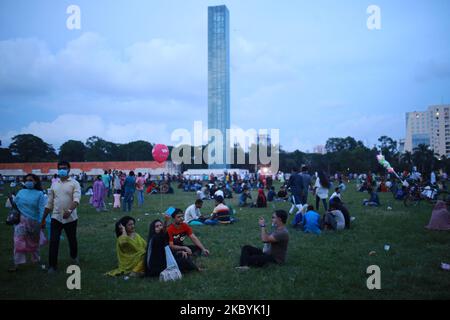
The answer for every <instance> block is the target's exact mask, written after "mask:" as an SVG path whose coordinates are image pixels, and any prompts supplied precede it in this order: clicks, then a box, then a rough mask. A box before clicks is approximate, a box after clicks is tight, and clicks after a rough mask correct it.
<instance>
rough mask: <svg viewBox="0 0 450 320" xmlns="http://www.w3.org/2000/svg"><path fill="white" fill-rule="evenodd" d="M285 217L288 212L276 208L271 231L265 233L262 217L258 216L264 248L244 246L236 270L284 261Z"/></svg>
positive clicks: (286, 244) (287, 235)
mask: <svg viewBox="0 0 450 320" xmlns="http://www.w3.org/2000/svg"><path fill="white" fill-rule="evenodd" d="M287 217H288V214H287V212H286V211H284V210H277V211H275V212H274V213H273V214H272V226H273V227H274V228H275V231H274V232H272V233H267V231H266V222H265V220H264V218H263V217H261V218H259V227H260V229H261V240H262V242H264V249H263V250H261V249H259V248H255V247H252V246H248V245H247V246H244V247H243V248H242V251H241V257H240V267H237V269H238V270H247V269H248V268H249V267H263V266H265V265H267V264H269V263H276V264H283V263H285V261H286V255H287V249H288V243H289V232H288V230H287V228H286V221H287Z"/></svg>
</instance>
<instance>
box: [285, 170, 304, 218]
mask: <svg viewBox="0 0 450 320" xmlns="http://www.w3.org/2000/svg"><path fill="white" fill-rule="evenodd" d="M288 186H289V188H290V189H291V200H292V207H291V209H290V210H289V213H290V214H292V213H294V211H295V209H298V211H301V210H302V207H303V205H302V195H303V178H302V176H301V175H300V173H299V170H298V168H293V169H292V174H291V177H290V178H289V181H288Z"/></svg>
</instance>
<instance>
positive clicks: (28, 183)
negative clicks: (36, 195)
mask: <svg viewBox="0 0 450 320" xmlns="http://www.w3.org/2000/svg"><path fill="white" fill-rule="evenodd" d="M25 188H27V189H33V188H34V182H33V181H25Z"/></svg>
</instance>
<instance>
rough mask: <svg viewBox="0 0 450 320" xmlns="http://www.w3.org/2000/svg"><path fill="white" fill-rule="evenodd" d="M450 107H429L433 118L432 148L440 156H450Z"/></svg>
mask: <svg viewBox="0 0 450 320" xmlns="http://www.w3.org/2000/svg"><path fill="white" fill-rule="evenodd" d="M449 111H450V105H436V106H430V107H428V113H429V114H430V117H431V119H432V120H431V124H432V125H431V128H430V129H431V141H430V145H431V148H432V149H433V150H434V153H437V154H439V155H440V156H443V155H445V156H447V157H448V156H449V155H450V115H449Z"/></svg>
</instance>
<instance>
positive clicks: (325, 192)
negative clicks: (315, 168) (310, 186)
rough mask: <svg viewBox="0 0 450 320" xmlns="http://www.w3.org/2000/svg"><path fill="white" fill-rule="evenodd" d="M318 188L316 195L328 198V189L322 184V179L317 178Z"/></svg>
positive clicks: (316, 185)
mask: <svg viewBox="0 0 450 320" xmlns="http://www.w3.org/2000/svg"><path fill="white" fill-rule="evenodd" d="M314 187H315V188H317V189H316V195H317V196H318V197H319V198H320V199H326V198H328V189H327V188H324V187H322V185H321V184H320V179H319V178H317V179H316V184H315V185H314Z"/></svg>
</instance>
